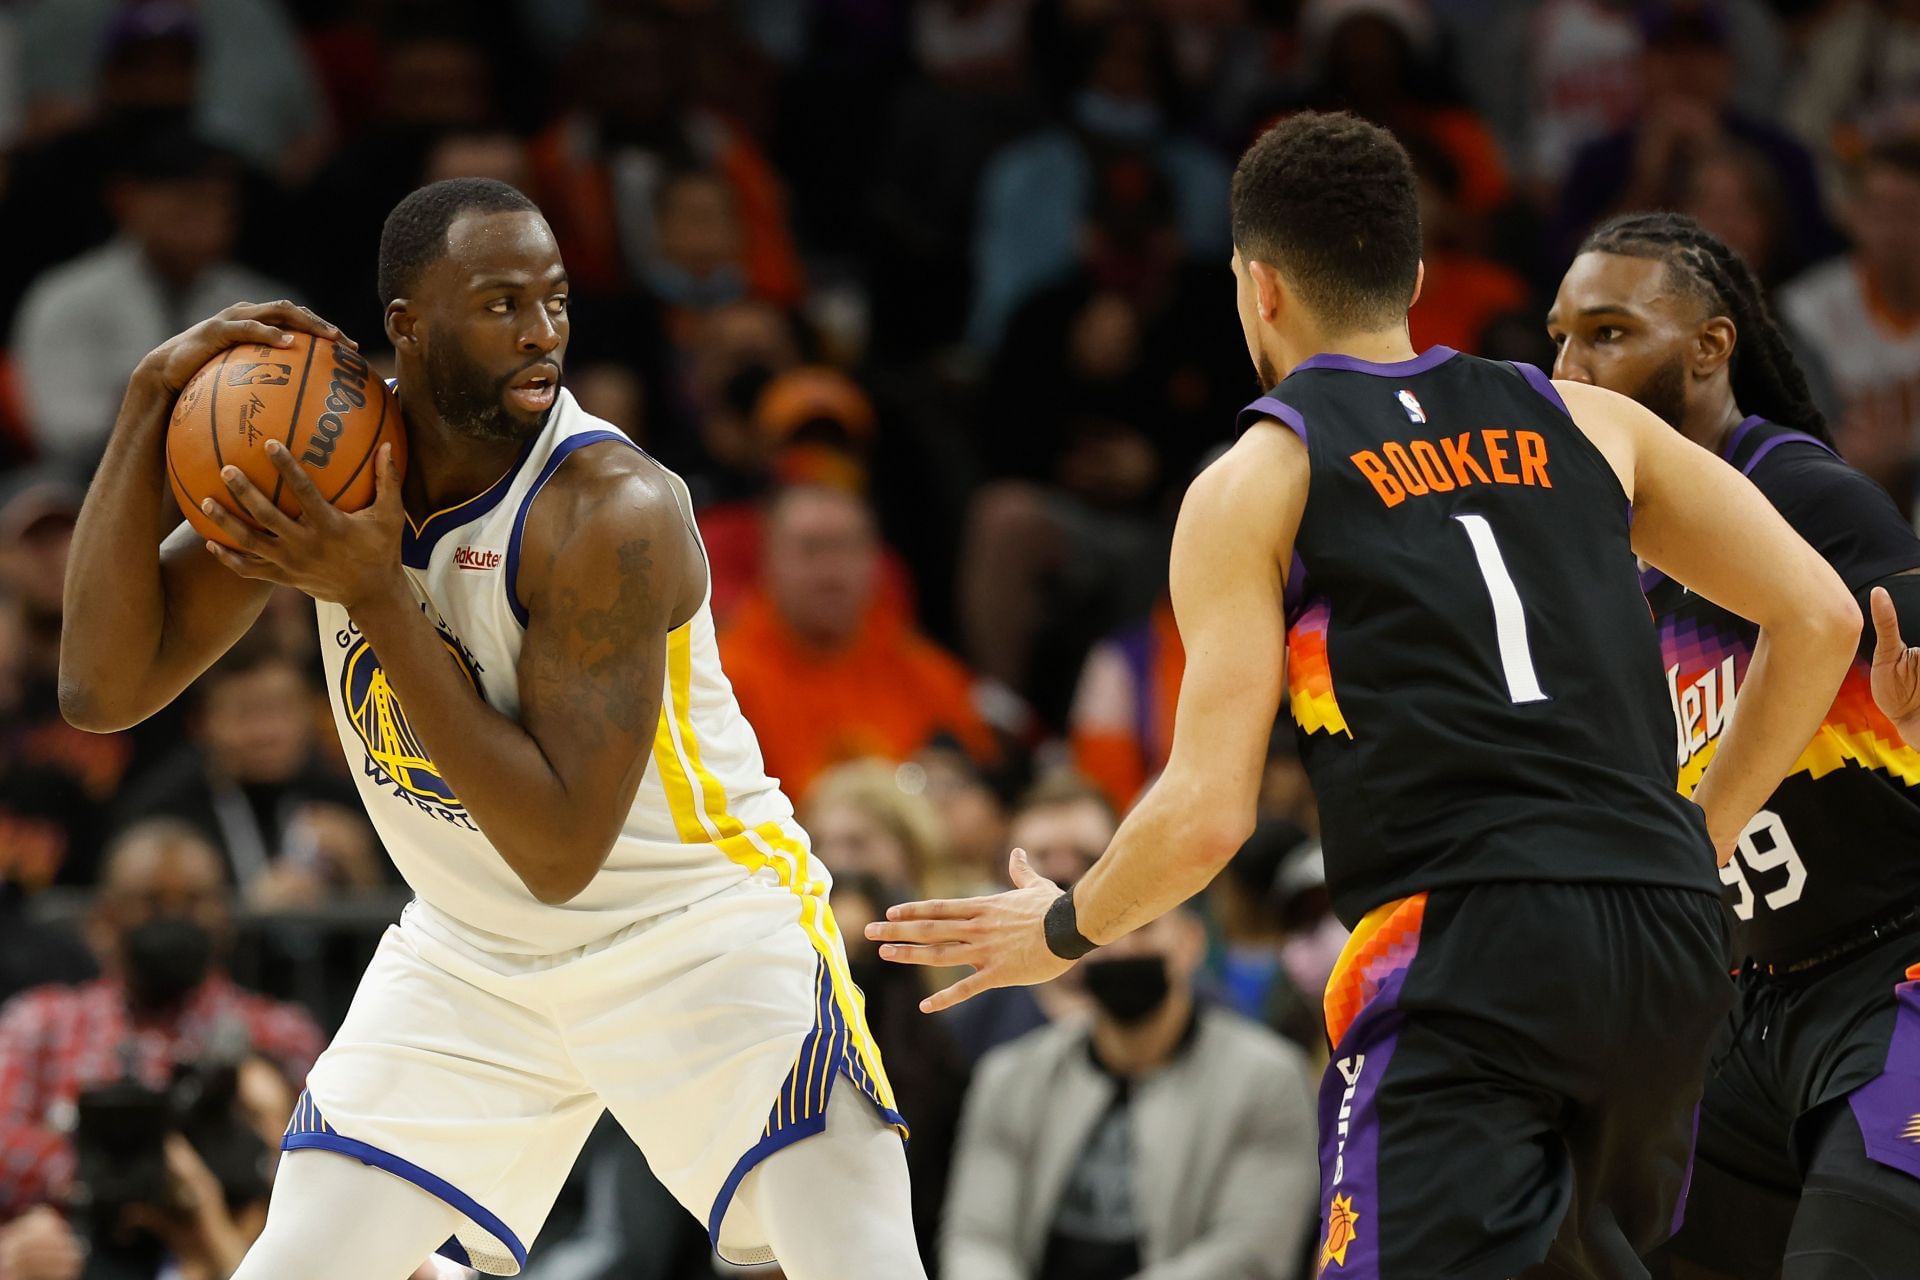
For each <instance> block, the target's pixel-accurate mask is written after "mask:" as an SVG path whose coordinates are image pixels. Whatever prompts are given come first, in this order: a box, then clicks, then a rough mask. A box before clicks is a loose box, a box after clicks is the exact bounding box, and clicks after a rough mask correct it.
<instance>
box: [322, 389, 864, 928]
mask: <svg viewBox="0 0 1920 1280" xmlns="http://www.w3.org/2000/svg"><path fill="white" fill-rule="evenodd" d="M594 445H600V446H603V447H619V448H629V449H631V448H637V447H638V446H637V445H635V444H634V443H633V442H632V441H631V440H629V439H628V438H627V437H626V436H625V435H623V434H621V433H620V432H619V431H618V430H616V429H615V428H614V427H612V426H611V425H610V424H608V423H606V422H603V421H601V420H600V419H598V418H594V417H592V416H590V415H589V414H587V413H586V412H585V411H584V410H582V409H581V408H580V406H579V405H578V404H577V403H576V402H575V400H574V398H573V396H572V395H571V394H570V393H569V392H567V391H566V390H564V389H563V390H561V392H560V393H559V397H558V399H557V400H556V402H555V404H554V408H553V410H552V412H551V413H550V414H549V415H548V417H547V422H546V425H545V426H544V427H543V428H542V429H541V431H540V432H539V434H538V435H536V436H534V437H533V438H532V439H530V440H529V441H528V442H527V443H526V445H525V447H524V448H523V449H522V451H521V453H520V456H519V458H518V460H517V461H516V462H515V463H514V465H513V468H512V469H511V470H510V471H508V472H507V474H506V475H504V476H502V477H501V478H500V479H499V480H498V481H497V482H495V483H494V484H493V486H492V487H490V488H488V489H487V490H486V491H485V492H484V493H481V494H479V495H477V496H475V497H473V498H470V499H468V500H467V501H466V502H463V503H461V504H459V505H458V506H455V507H450V508H448V509H446V510H443V511H438V512H435V513H434V514H433V515H432V516H430V517H428V519H427V520H426V522H425V523H424V524H422V525H420V526H419V527H417V528H416V527H414V526H413V524H412V521H411V520H409V521H408V524H407V526H406V528H405V529H404V530H403V534H402V549H401V563H402V565H403V566H404V568H405V571H406V576H407V579H408V581H409V582H410V583H411V584H412V586H413V589H414V594H415V596H416V597H417V598H418V599H419V601H420V608H421V610H422V611H423V612H425V613H426V615H427V617H428V618H429V619H431V620H432V622H433V624H434V626H435V628H436V629H437V630H438V631H439V633H440V639H441V642H442V643H443V644H444V645H445V646H446V650H447V653H448V654H449V656H451V657H452V659H453V660H454V661H456V662H457V663H459V665H460V669H461V670H462V671H463V672H464V673H465V674H466V677H467V679H468V681H470V682H471V683H472V685H473V687H474V688H475V690H477V691H478V692H479V694H480V696H481V697H483V698H485V699H486V701H487V704H488V705H489V706H491V707H493V708H494V709H495V710H497V711H500V712H501V713H503V714H505V715H506V716H508V717H511V718H515V719H517V718H518V716H519V711H520V688H519V683H518V679H517V676H516V667H517V664H518V661H519V657H520V645H521V640H522V638H523V636H524V634H525V627H526V623H527V611H526V606H525V605H524V604H523V603H522V601H521V600H520V598H519V596H518V595H517V594H516V592H515V590H514V581H515V575H516V573H517V572H518V570H519V561H520V545H521V535H522V533H523V532H524V530H525V527H526V521H527V512H528V510H529V508H530V507H531V506H532V504H533V501H534V499H535V498H536V497H537V496H538V495H539V493H540V489H541V487H542V486H543V485H545V484H546V482H547V481H548V480H549V479H550V478H551V477H552V476H553V474H554V472H555V471H556V470H558V469H559V467H560V465H561V463H563V462H564V461H565V460H566V459H567V458H568V457H569V456H571V455H572V454H573V453H574V452H575V451H576V450H579V449H582V448H587V447H590V446H594ZM669 479H670V481H671V484H672V488H673V492H674V495H675V497H676V499H677V501H678V503H679V505H680V508H681V513H682V515H683V516H684V517H685V519H686V520H687V524H688V527H689V529H690V530H691V529H692V528H693V516H692V505H691V501H690V499H689V498H688V495H687V488H686V485H685V484H684V483H683V482H682V481H681V480H680V478H679V477H678V476H674V475H672V474H671V473H669ZM693 536H694V537H696V538H697V537H698V536H699V535H698V533H697V532H695V533H694V534H693ZM703 554H704V550H703ZM709 594H710V592H709ZM318 612H319V626H320V645H321V649H322V650H323V651H324V653H325V660H326V674H327V693H328V696H329V698H330V699H331V700H332V703H333V713H334V719H335V722H336V724H337V726H338V728H339V731H340V741H341V743H342V745H343V746H344V747H345V749H346V753H347V758H348V761H349V763H350V764H351V766H352V768H353V770H354V773H355V775H356V780H357V782H358V784H359V787H360V794H361V797H362V799H363V800H364V801H365V803H366V806H367V814H368V816H369V817H371V818H372V820H373V824H374V827H375V828H376V829H377V830H378V832H379V834H380V839H381V842H382V843H383V844H384V845H385V846H386V848H387V852H388V854H389V855H390V856H391V857H392V858H393V861H394V865H395V866H397V867H398V868H399V870H400V873H401V875H402V876H403V877H405V879H406V882H407V884H408V885H409V886H410V887H411V888H412V889H413V891H414V893H415V894H417V895H418V897H419V899H420V901H421V903H423V904H424V905H425V906H426V907H427V908H429V909H431V910H432V911H433V912H435V913H436V915H437V916H438V917H439V918H440V919H441V921H442V922H443V923H445V924H447V925H449V926H450V927H452V928H454V929H456V930H457V931H458V932H459V933H460V934H461V935H462V936H463V937H464V938H466V939H467V940H468V941H470V942H472V943H473V944H474V945H476V946H478V947H481V948H484V949H488V950H492V951H498V952H512V953H530V954H547V953H552V952H556V951H563V950H567V949H570V948H573V947H578V946H582V945H585V944H586V943H589V942H592V941H595V940H597V939H600V938H604V937H606V936H608V935H610V934H612V933H614V932H616V931H618V930H620V929H622V928H624V927H626V926H628V925H630V924H634V923H636V922H638V921H641V920H644V919H647V918H650V917H654V916H658V915H660V914H662V913H665V912H668V911H672V910H674V909H676V908H678V907H683V906H686V905H687V904H689V903H691V902H694V901H697V900H699V899H701V898H705V897H708V896H709V895H711V894H714V893H717V892H719V891H720V890H723V889H725V888H727V887H729V886H730V885H733V884H736V883H738V882H739V881H741V880H743V879H745V878H746V877H747V876H748V875H749V874H751V873H752V872H754V871H755V870H758V869H760V868H763V867H764V868H767V869H769V870H770V871H771V872H772V873H773V874H774V875H776V876H778V877H779V879H780V880H782V881H783V882H785V883H788V884H789V885H790V886H792V887H794V888H795V891H796V892H803V893H822V894H824V893H825V884H826V876H825V872H824V870H823V869H820V868H818V866H817V864H814V863H813V860H812V859H811V858H810V857H809V856H808V853H807V845H806V836H805V834H804V833H803V832H802V831H801V830H800V828H799V826H798V825H797V824H796V823H795V822H794V820H793V806H792V805H791V804H790V803H789V802H788V800H787V798H786V796H785V795H783V794H782V793H781V791H780V787H779V784H778V783H776V782H775V781H773V780H772V779H770V778H768V777H767V776H766V771H765V768H764V766H763V765H762V762H761V756H760V746H759V743H758V741H757V740H756V739H755V737H754V734H753V729H752V727H751V726H750V725H748V723H747V721H746V719H745V718H744V717H743V716H742V715H741V713H740V708H739V706H738V704H737V703H735V701H734V697H733V690H732V687H731V686H730V685H729V684H728V683H727V678H726V676H725V674H724V673H723V672H722V671H721V669H720V655H719V651H718V649H717V647H716V645H715V642H714V629H713V615H712V613H711V612H710V610H709V608H708V604H707V601H706V600H704V599H703V600H702V602H701V605H700V608H699V610H698V612H696V613H695V614H694V616H693V617H692V618H691V619H690V620H689V621H688V622H687V623H686V624H685V625H684V626H681V627H679V628H677V629H675V630H674V631H673V632H671V633H670V634H669V635H668V637H667V669H666V675H665V679H664V682H663V684H662V687H661V691H660V718H659V722H658V724H657V726H655V731H654V734H653V750H652V759H651V761H650V762H649V764H648V767H647V771H646V775H645V777H644V778H643V779H642V781H641V783H640V790H639V793H638V794H637V795H636V796H635V797H634V801H633V808H632V809H631V811H630V812H629V813H628V814H627V819H626V822H625V824H624V825H623V827H622V828H621V831H620V834H619V837H618V838H617V839H616V840H615V841H614V845H613V850H612V852H611V853H609V854H608V856H607V860H606V863H605V865H604V866H602V867H601V869H600V872H599V874H597V875H596V876H595V877H594V878H593V880H592V882H591V883H589V884H588V885H587V887H586V889H585V890H583V891H582V892H581V893H580V894H579V896H578V897H576V898H574V899H573V900H572V901H570V902H567V903H565V904H563V905H559V906H551V905H547V904H545V903H542V902H540V901H539V900H538V899H536V898H535V897H534V896H533V895H532V893H530V892H529V891H528V890H527V888H526V886H525V885H523V884H522V883H521V882H520V878H519V877H518V876H516V875H515V874H514V873H513V871H512V870H511V869H510V868H509V867H508V866H507V864H506V862H505V860H504V859H502V858H501V856H500V855H499V853H497V852H496V851H495V850H494V848H493V846H492V845H491V844H489V843H488V841H487V838H486V836H485V835H484V834H482V832H481V831H480V828H479V825H478V824H477V823H475V822H474V820H473V818H472V817H471V816H470V815H469V814H468V813H467V810H466V808H465V807H464V806H463V805H462V804H461V802H460V797H459V796H458V795H457V794H456V793H455V792H454V790H453V788H452V787H451V786H449V785H448V783H447V781H446V779H444V778H442V777H441V775H440V772H439V770H438V769H437V768H435V766H434V762H433V760H432V758H431V756H429V755H428V753H427V751H426V748H425V747H424V746H423V744H422V743H421V742H420V740H419V739H418V738H417V737H416V736H415V735H414V732H413V730H412V729H411V728H410V727H409V725H408V723H407V713H406V708H405V707H404V706H403V705H402V704H401V701H400V696H399V694H398V693H397V692H396V691H395V690H394V689H393V688H392V687H391V686H390V685H389V684H388V682H387V677H386V674H385V672H384V671H383V670H382V668H381V665H380V658H379V655H378V654H376V653H374V651H373V650H372V649H371V648H370V647H369V646H368V644H367V641H366V639H365V638H364V637H363V636H362V635H361V633H360V631H359V629H358V628H357V627H356V626H355V625H354V623H353V620H352V619H351V618H350V617H348V615H347V612H346V610H345V609H342V608H341V607H340V606H338V605H335V604H330V603H327V602H324V601H323V602H319V604H318ZM643 639H644V638H643V637H640V636H635V637H634V640H635V643H640V642H641V641H642V640H643Z"/></svg>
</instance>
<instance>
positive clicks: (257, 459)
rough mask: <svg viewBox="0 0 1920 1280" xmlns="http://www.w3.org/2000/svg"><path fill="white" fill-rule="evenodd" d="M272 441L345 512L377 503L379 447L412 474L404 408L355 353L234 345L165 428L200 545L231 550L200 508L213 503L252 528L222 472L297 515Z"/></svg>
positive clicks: (337, 347) (296, 342) (193, 383)
mask: <svg viewBox="0 0 1920 1280" xmlns="http://www.w3.org/2000/svg"><path fill="white" fill-rule="evenodd" d="M268 440H279V441H280V442H281V443H283V444H285V445H286V447H287V449H288V450H289V451H290V452H291V453H292V454H293V456H294V458H295V459H296V460H298V462H299V463H300V465H301V466H302V467H303V468H305V469H306V472H307V475H309V476H310V477H312V479H313V482H314V484H315V486H317V487H318V488H319V490H320V492H321V494H322V495H323V496H325V498H326V499H327V501H329V502H331V503H332V504H333V505H334V506H336V507H339V508H340V509H341V510H343V511H358V510H360V509H361V508H362V507H365V506H366V505H367V504H369V503H371V502H372V501H373V493H374V465H373V460H374V453H375V451H376V450H378V449H379V447H380V446H381V445H382V444H385V443H391V444H392V445H393V461H394V465H395V466H397V467H399V468H400V469H401V470H403V471H404V470H405V469H406V461H407V452H406V451H407V433H406V431H405V430H403V429H402V427H401V423H400V405H399V403H398V401H397V400H395V398H394V395H393V392H392V391H390V390H388V388H387V384H386V383H385V381H383V380H382V379H381V378H379V377H378V376H376V375H375V374H374V372H373V370H372V369H371V368H370V367H369V366H368V364H367V361H366V358H365V357H363V356H362V355H361V354H360V353H359V352H358V351H355V350H354V349H353V348H351V347H348V346H344V345H342V344H340V343H336V342H331V341H329V340H328V339H326V338H315V337H312V336H310V335H308V334H304V333H295V334H294V335H293V342H292V344H291V345H290V346H286V347H270V346H264V345H261V344H258V343H250V344H248V345H245V346H238V347H229V348H228V349H227V350H225V351H223V352H221V353H220V354H219V355H218V356H217V357H215V358H214V359H213V360H211V361H209V362H208V363H207V364H206V365H205V366H204V367H203V368H202V369H201V370H200V372H198V373H196V374H194V375H193V377H192V379H191V380H189V381H188V383H187V385H186V387H185V388H184V389H183V390H182V391H181V392H180V398H179V399H178V400H176V401H175V402H174V406H173V417H172V419H171V420H170V421H169V422H168V424H167V479H168V482H169V483H170V484H171V485H172V487H173V496H174V499H175V500H176V501H177V502H179V504H180V510H181V511H182V512H183V513H184V514H185V515H186V517H187V523H188V524H191V525H192V526H193V527H194V529H195V530H196V531H197V532H198V533H200V534H201V535H202V536H203V537H207V538H211V539H213V540H214V541H216V542H219V543H222V544H224V545H231V543H230V542H229V541H228V539H227V537H226V535H225V534H223V533H222V532H221V531H220V529H219V527H218V526H217V525H215V524H214V523H213V521H211V520H209V519H208V518H207V517H206V514H205V513H204V512H202V511H201V510H200V503H201V501H202V500H203V499H206V498H212V499H213V500H214V501H215V502H218V503H219V504H220V505H222V506H224V507H226V508H227V510H229V511H231V512H233V513H234V514H235V515H236V516H238V517H239V518H240V519H241V520H244V521H247V523H249V524H251V523H252V521H251V520H250V519H249V517H248V516H247V515H246V513H245V512H243V511H241V510H240V509H239V506H238V504H237V503H235V501H234V499H233V495H232V494H231V493H229V492H228V490H227V486H226V482H225V481H223V480H221V478H220V470H221V468H222V467H226V466H234V467H238V468H239V469H240V470H241V472H242V473H243V474H245V475H246V477H247V478H248V479H249V480H251V481H253V483H254V485H255V486H256V487H257V488H258V489H259V490H260V491H261V492H262V493H264V494H266V495H267V497H268V499H269V500H270V501H272V502H273V503H274V505H276V506H278V507H279V508H280V509H281V510H282V511H284V512H286V513H287V514H288V515H294V514H296V513H297V512H298V511H299V509H300V504H299V502H298V501H297V500H296V499H295V498H294V496H293V493H292V491H291V490H290V489H288V487H287V485H286V482H285V481H284V480H283V479H282V477H281V475H280V473H279V472H278V471H277V470H275V469H274V465H273V459H272V458H270V457H269V456H268V455H267V449H266V444H267V441H268Z"/></svg>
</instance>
